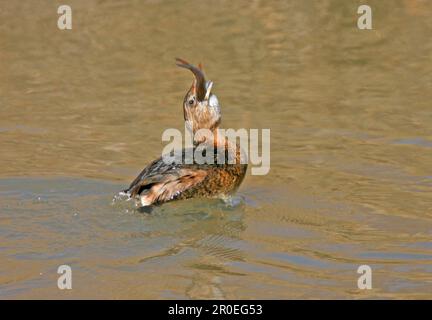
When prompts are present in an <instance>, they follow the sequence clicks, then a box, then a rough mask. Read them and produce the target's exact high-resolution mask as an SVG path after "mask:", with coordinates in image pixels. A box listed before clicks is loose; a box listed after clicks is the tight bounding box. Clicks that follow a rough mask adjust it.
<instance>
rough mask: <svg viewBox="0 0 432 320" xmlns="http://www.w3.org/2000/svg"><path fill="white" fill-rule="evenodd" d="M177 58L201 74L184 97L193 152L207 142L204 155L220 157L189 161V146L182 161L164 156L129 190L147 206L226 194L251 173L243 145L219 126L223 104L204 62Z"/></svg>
mask: <svg viewBox="0 0 432 320" xmlns="http://www.w3.org/2000/svg"><path fill="white" fill-rule="evenodd" d="M176 61H177V63H176V64H177V65H178V66H179V67H182V68H186V69H188V70H190V71H192V73H193V74H194V76H195V79H194V80H193V83H192V86H191V88H190V89H189V91H188V92H187V93H186V96H185V97H184V101H183V114H184V120H185V122H186V125H187V127H188V128H189V129H190V131H191V132H192V134H193V135H194V141H193V147H192V152H194V151H196V150H197V148H199V147H203V146H204V148H202V149H200V150H204V151H203V154H204V155H205V154H206V152H209V151H212V152H213V154H214V158H213V159H214V161H212V162H213V164H211V162H210V163H204V164H202V163H198V162H197V161H196V159H195V158H194V159H193V161H191V162H190V163H189V164H188V163H185V162H186V161H184V160H185V158H186V156H187V154H190V153H188V152H190V151H191V149H185V148H183V149H182V150H181V152H180V153H179V154H178V155H180V156H181V157H182V158H181V159H180V160H181V161H178V162H175V163H172V164H169V163H167V162H166V161H164V159H163V156H162V157H160V158H159V159H156V160H155V161H153V162H152V163H150V164H149V165H148V166H147V167H146V168H144V170H143V171H142V172H141V173H140V174H139V175H138V177H136V179H135V180H134V181H133V182H132V183H131V185H130V186H129V188H128V189H126V190H124V191H123V193H125V194H126V195H127V196H129V198H133V199H136V200H138V203H140V204H141V205H142V206H143V207H146V206H151V205H159V204H162V203H165V202H168V201H172V200H180V199H188V198H222V199H224V198H227V197H228V196H230V195H231V194H232V193H234V192H235V191H236V190H237V189H238V187H239V186H240V184H241V182H242V181H243V178H244V176H245V174H246V169H247V163H246V162H245V161H240V160H242V159H244V154H243V152H242V150H241V148H240V146H239V145H238V144H237V143H233V142H231V141H229V139H227V138H226V137H225V136H222V135H221V134H220V132H219V125H220V123H221V110H220V106H219V102H218V99H217V98H216V96H215V95H214V94H213V93H212V92H211V90H212V86H213V82H211V81H206V80H205V77H204V73H203V71H202V67H201V65H199V67H195V66H193V65H191V64H189V63H188V62H186V61H185V60H183V59H179V58H177V59H176ZM200 129H207V132H211V135H205V134H204V135H200V134H199V133H200V132H202V131H203V130H200ZM221 147H222V148H221ZM218 157H219V158H218ZM220 157H222V158H223V159H224V162H223V163H222V164H221V161H218V160H220ZM230 157H231V158H230ZM229 159H231V162H229V161H228V160H229Z"/></svg>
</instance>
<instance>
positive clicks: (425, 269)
mask: <svg viewBox="0 0 432 320" xmlns="http://www.w3.org/2000/svg"><path fill="white" fill-rule="evenodd" d="M368 3H369V4H370V5H371V6H372V8H373V19H374V20H373V26H374V29H373V30H371V31H359V30H358V29H357V28H356V19H357V14H356V12H357V6H358V5H359V4H360V3H359V2H357V1H346V0H343V1H342V0H340V1H338V0H333V1H330V0H324V1H318V2H317V1H306V2H305V1H292V2H288V1H251V2H249V1H247V2H246V1H244V2H243V1H242V2H241V1H237V2H235V3H232V2H231V1H217V2H206V1H187V2H177V1H166V2H165V1H164V2H162V1H134V2H131V4H126V3H119V2H117V1H104V2H96V1H92V2H88V1H78V0H77V1H72V0H71V1H69V2H68V4H69V5H70V6H71V7H72V10H73V30H72V31H60V30H58V29H57V26H56V24H57V16H58V15H57V13H56V11H57V5H56V4H54V3H49V2H46V3H38V4H37V5H36V4H35V3H33V2H30V1H26V2H22V1H19V2H3V3H2V4H1V7H0V8H1V9H0V21H2V23H1V25H0V69H1V70H2V72H1V73H0V150H1V153H0V266H1V268H0V298H55V299H58V298H132V299H135V298H154V299H165V298H227V299H230V298H232V299H235V298H429V299H430V298H431V292H432V273H431V272H432V242H431V239H432V173H431V168H432V149H431V144H432V109H431V106H430V101H431V100H432V90H431V87H432V56H431V50H432V42H431V40H430V37H431V34H432V19H431V17H432V3H429V2H428V1H420V0H418V1H414V0H411V1H409V0H405V1H369V2H368ZM176 56H180V57H183V58H185V59H188V60H190V61H191V62H194V63H197V62H199V61H202V62H203V64H204V68H205V71H206V73H207V75H208V76H209V78H210V79H211V80H213V81H214V84H215V85H214V91H215V93H216V94H217V95H218V98H219V100H220V102H221V105H222V112H223V127H225V128H239V127H244V128H270V129H271V143H272V151H271V170H270V173H269V174H268V175H266V176H252V175H250V174H248V175H247V177H246V179H245V181H244V183H243V184H242V186H241V188H240V190H239V192H238V194H237V195H236V198H235V201H234V205H232V206H229V205H227V204H225V203H223V202H219V201H206V200H191V201H183V202H174V203H170V204H167V205H166V206H162V207H160V208H157V209H156V210H155V211H154V212H152V213H151V214H145V213H139V212H136V211H135V210H134V207H133V205H132V204H131V203H130V202H115V203H114V204H113V203H112V199H113V196H114V195H115V194H116V193H117V192H118V191H119V190H122V189H123V188H125V187H126V186H127V185H128V184H129V183H130V181H131V180H132V179H133V178H134V177H135V176H136V175H137V174H138V173H139V171H140V170H141V169H142V168H143V167H144V166H145V165H146V164H148V163H149V162H150V161H152V160H153V159H154V158H156V157H157V156H159V155H160V152H161V150H162V148H163V146H164V144H163V143H162V141H161V134H162V132H163V130H164V129H166V128H171V127H174V128H179V129H181V128H182V127H183V122H182V111H181V103H182V99H183V96H184V94H185V92H186V90H187V88H188V86H189V85H190V82H191V75H190V74H189V73H187V72H185V71H184V70H182V69H180V68H177V67H175V64H174V57H176ZM62 264H68V265H70V266H71V268H72V271H73V289H72V290H69V291H67V290H64V291H60V290H58V289H57V278H58V274H57V273H56V271H57V268H58V266H60V265H62ZM363 264H367V265H370V266H371V268H372V271H373V290H366V291H365V290H359V289H358V288H357V279H358V277H359V275H358V274H357V272H356V271H357V268H358V267H359V266H360V265H363Z"/></svg>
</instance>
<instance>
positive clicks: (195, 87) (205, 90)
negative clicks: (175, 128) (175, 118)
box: [176, 58, 221, 133]
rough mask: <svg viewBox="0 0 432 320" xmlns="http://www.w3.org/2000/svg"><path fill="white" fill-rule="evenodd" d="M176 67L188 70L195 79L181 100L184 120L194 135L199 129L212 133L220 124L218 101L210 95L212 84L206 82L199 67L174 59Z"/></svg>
mask: <svg viewBox="0 0 432 320" xmlns="http://www.w3.org/2000/svg"><path fill="white" fill-rule="evenodd" d="M176 61H177V65H178V66H179V67H182V68H186V69H189V70H190V71H192V73H193V74H194V76H195V78H194V80H193V82H192V86H191V88H190V89H189V91H188V92H187V93H186V96H185V98H184V100H183V112H184V119H185V121H186V124H187V125H188V127H189V128H190V129H191V130H192V132H193V133H195V132H196V131H197V130H199V129H209V130H211V131H214V130H216V129H217V128H218V126H219V124H220V122H221V110H220V106H219V101H218V99H217V98H216V96H215V95H214V94H213V93H212V87H213V82H212V81H206V79H205V76H204V73H203V71H202V68H201V65H199V66H198V67H196V66H194V65H191V64H190V63H188V62H187V61H185V60H183V59H179V58H177V59H176Z"/></svg>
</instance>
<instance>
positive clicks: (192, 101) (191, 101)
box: [188, 98, 195, 106]
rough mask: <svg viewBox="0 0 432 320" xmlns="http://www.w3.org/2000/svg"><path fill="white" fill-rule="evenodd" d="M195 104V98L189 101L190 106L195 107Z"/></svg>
mask: <svg viewBox="0 0 432 320" xmlns="http://www.w3.org/2000/svg"><path fill="white" fill-rule="evenodd" d="M194 102H195V99H194V98H192V99H189V101H188V103H189V105H190V106H191V105H193V104H194Z"/></svg>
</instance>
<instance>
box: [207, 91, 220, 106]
mask: <svg viewBox="0 0 432 320" xmlns="http://www.w3.org/2000/svg"><path fill="white" fill-rule="evenodd" d="M209 105H210V107H212V108H219V101H218V98H216V96H215V95H214V94H213V95H211V96H210V99H209Z"/></svg>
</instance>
